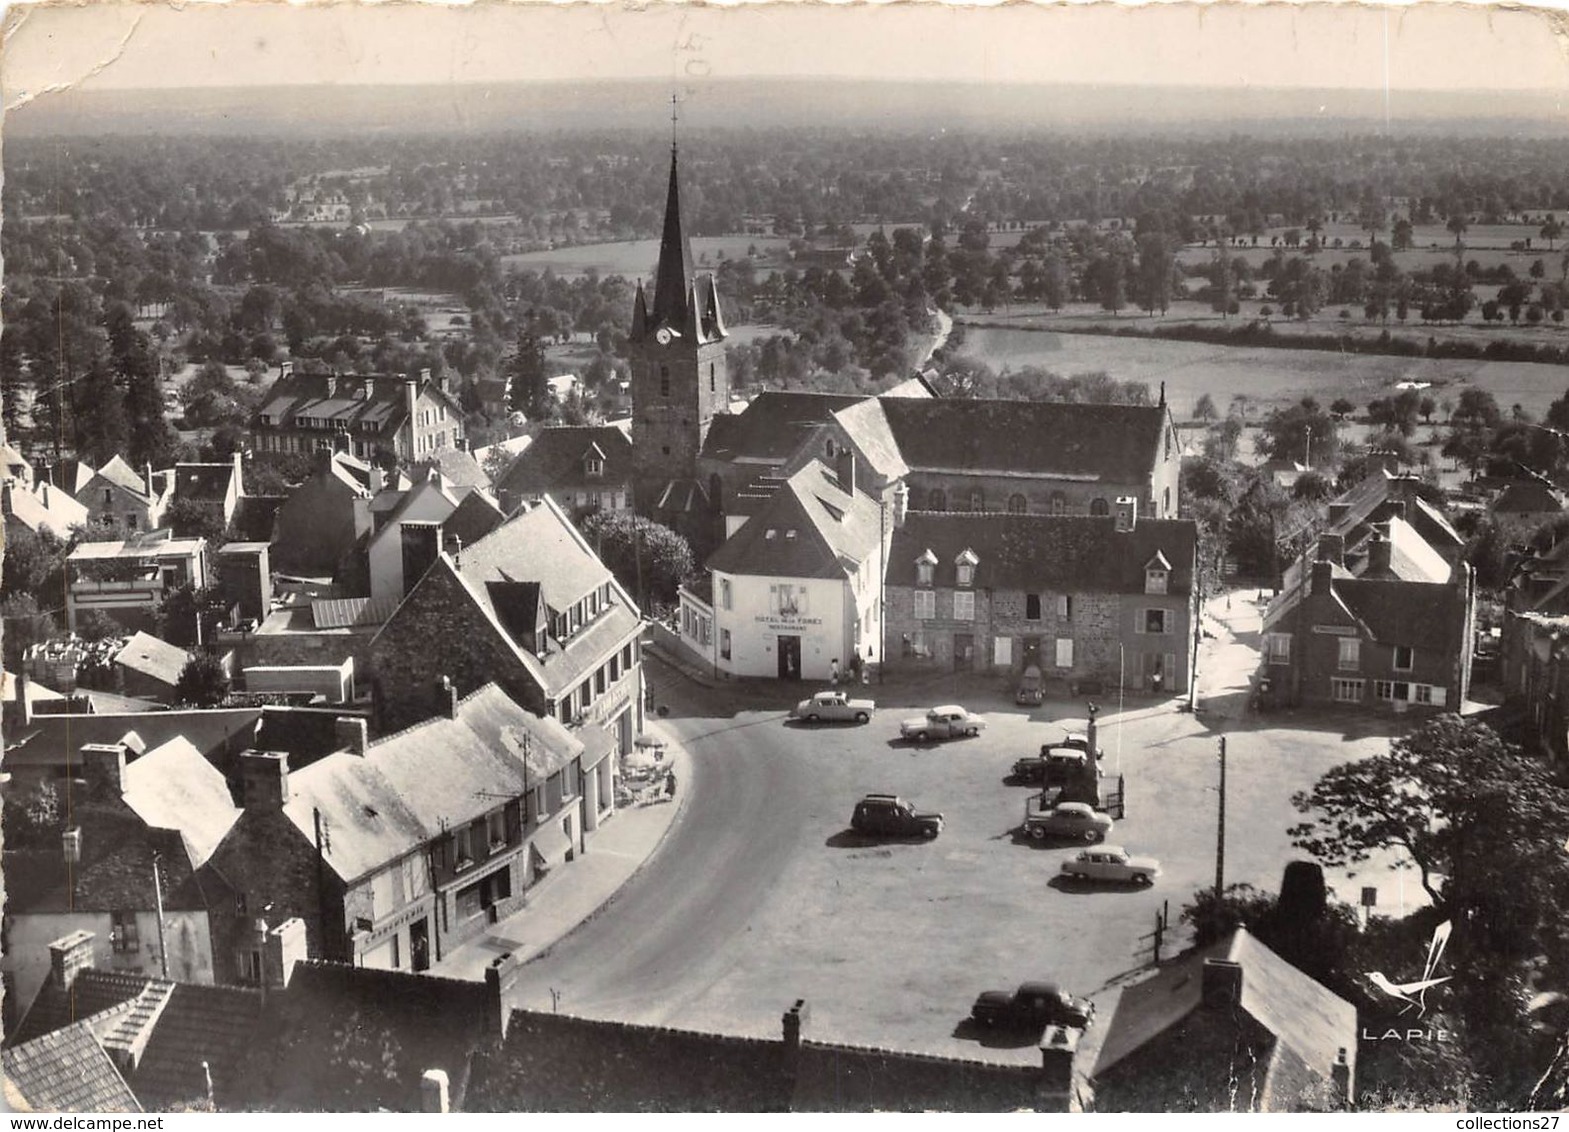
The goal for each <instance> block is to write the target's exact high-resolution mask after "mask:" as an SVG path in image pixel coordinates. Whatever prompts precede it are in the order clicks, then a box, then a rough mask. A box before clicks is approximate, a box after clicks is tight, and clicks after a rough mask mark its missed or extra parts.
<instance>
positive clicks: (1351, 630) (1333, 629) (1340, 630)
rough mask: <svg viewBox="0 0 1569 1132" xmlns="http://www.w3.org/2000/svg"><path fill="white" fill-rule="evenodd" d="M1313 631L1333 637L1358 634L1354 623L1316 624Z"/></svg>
mask: <svg viewBox="0 0 1569 1132" xmlns="http://www.w3.org/2000/svg"><path fill="white" fill-rule="evenodd" d="M1313 632H1315V633H1322V634H1325V635H1327V636H1331V637H1355V636H1357V630H1356V627H1355V626H1354V625H1314V626H1313Z"/></svg>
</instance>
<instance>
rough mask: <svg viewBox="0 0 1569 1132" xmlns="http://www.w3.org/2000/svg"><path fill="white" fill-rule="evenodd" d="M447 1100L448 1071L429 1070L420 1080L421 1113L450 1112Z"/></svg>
mask: <svg viewBox="0 0 1569 1132" xmlns="http://www.w3.org/2000/svg"><path fill="white" fill-rule="evenodd" d="M449 1104H450V1102H449V1101H448V1099H447V1071H446V1070H445V1069H427V1070H425V1072H424V1073H423V1074H421V1075H420V1079H419V1110H420V1111H421V1112H449V1111H451V1110H450V1107H449Z"/></svg>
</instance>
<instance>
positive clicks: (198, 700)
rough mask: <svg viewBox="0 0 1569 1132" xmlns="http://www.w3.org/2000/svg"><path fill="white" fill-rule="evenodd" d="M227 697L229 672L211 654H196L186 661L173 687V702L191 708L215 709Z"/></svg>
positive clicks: (219, 660)
mask: <svg viewBox="0 0 1569 1132" xmlns="http://www.w3.org/2000/svg"><path fill="white" fill-rule="evenodd" d="M228 695H229V670H228V669H227V668H225V667H224V665H223V659H222V658H221V657H219V656H217V655H215V654H213V653H205V652H203V653H197V654H196V655H195V656H193V657H191V659H190V660H188V661H186V662H185V667H183V668H181V669H180V678H179V680H178V681H177V682H176V683H175V685H174V698H175V701H176V702H177V703H181V704H190V705H191V706H193V707H217V706H218V705H219V704H221V703H223V701H224V700H225V699H226V698H227V697H228Z"/></svg>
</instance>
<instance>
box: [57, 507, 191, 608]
mask: <svg viewBox="0 0 1569 1132" xmlns="http://www.w3.org/2000/svg"><path fill="white" fill-rule="evenodd" d="M65 576H66V593H65V616H66V624H67V626H68V627H69V628H70V629H71V630H72V631H75V629H76V619H77V617H79V616H80V615H81V614H82V613H83V612H84V611H86V610H89V609H96V610H98V611H99V612H101V613H104V614H107V615H108V616H109V617H112V618H113V619H114V620H116V621H118V622H119V623H120V624H122V625H124V626H125V627H126V628H128V629H151V628H154V627H156V624H157V619H158V611H159V609H161V608H162V606H163V602H164V598H165V597H167V596H168V594H169V592H170V591H171V590H176V589H179V588H180V587H181V586H185V585H190V586H194V587H195V588H197V589H201V588H202V587H204V586H206V585H207V541H206V540H205V539H202V538H174V537H173V536H172V534H171V533H170V532H169V531H168V530H156V531H144V532H142V533H141V534H138V535H132V536H130V537H129V538H126V539H116V540H113V541H109V542H84V543H82V544H81V545H80V546H78V547H77V548H76V549H75V550H73V551H71V553H70V554H68V555H67V556H66V559H65Z"/></svg>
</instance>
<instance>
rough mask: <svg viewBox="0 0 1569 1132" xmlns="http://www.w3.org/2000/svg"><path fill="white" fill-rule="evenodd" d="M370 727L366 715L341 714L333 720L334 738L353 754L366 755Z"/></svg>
mask: <svg viewBox="0 0 1569 1132" xmlns="http://www.w3.org/2000/svg"><path fill="white" fill-rule="evenodd" d="M369 731H370V728H369V726H368V725H367V723H366V722H365V717H364V716H359V715H340V716H338V718H337V719H335V720H333V721H332V734H333V738H334V739H335V740H336V741H337V744H338V746H339V747H340V748H341V749H343V750H345V751H348V752H349V753H350V754H353V755H364V754H365V748H366V746H367V745H368V742H369V740H368V735H369Z"/></svg>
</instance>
